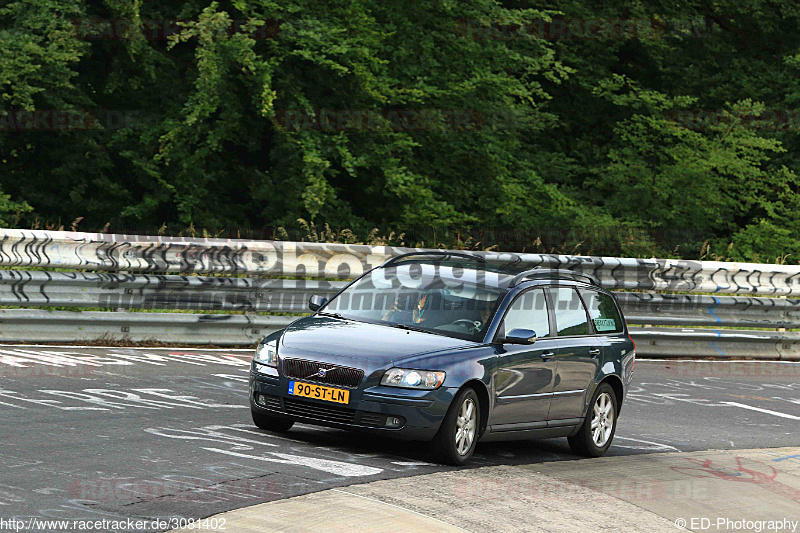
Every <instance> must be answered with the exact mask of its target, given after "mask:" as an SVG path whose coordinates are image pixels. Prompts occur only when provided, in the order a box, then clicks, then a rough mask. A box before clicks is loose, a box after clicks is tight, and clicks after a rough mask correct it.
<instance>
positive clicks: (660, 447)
mask: <svg viewBox="0 0 800 533" xmlns="http://www.w3.org/2000/svg"><path fill="white" fill-rule="evenodd" d="M618 440H630V441H633V442H640V443H642V444H649V446H628V445H624V444H617V443H616V441H618ZM614 441H615V442H614V447H616V448H628V449H629V450H650V451H665V452H672V451H674V452H679V451H680V450H679V449H678V448H676V447H674V446H670V445H669V444H660V443H658V442H651V441H649V440H641V439H633V438H631V437H620V436H619V435H616V436H614Z"/></svg>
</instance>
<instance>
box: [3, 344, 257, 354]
mask: <svg viewBox="0 0 800 533" xmlns="http://www.w3.org/2000/svg"><path fill="white" fill-rule="evenodd" d="M0 346H4V347H8V348H18V347H26V348H70V349H72V348H83V349H86V348H89V349H91V350H106V349H109V348H114V349H116V350H173V351H174V350H185V351H193V352H251V353H252V352H255V347H253V348H184V347H180V346H179V347H177V348H151V347H149V346H147V347H142V346H113V347H109V346H81V345H74V344H2V343H0Z"/></svg>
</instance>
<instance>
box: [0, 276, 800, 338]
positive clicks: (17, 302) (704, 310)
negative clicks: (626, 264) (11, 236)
mask: <svg viewBox="0 0 800 533" xmlns="http://www.w3.org/2000/svg"><path fill="white" fill-rule="evenodd" d="M345 284H346V282H343V281H317V280H288V279H265V278H232V277H200V276H168V275H160V276H156V275H134V274H110V273H85V272H41V271H19V270H5V271H0V306H14V307H18V306H25V307H95V308H110V309H179V310H216V311H246V312H273V313H277V312H280V313H306V312H308V299H309V297H310V296H311V295H312V294H319V295H321V296H325V297H331V296H332V295H334V294H335V293H336V292H338V291H339V290H340V289H341V288H342V287H344V286H345ZM616 296H617V299H618V300H619V302H620V304H621V306H622V309H623V312H624V313H625V317H626V319H627V321H628V323H630V324H649V325H660V326H717V327H740V328H741V327H746V328H773V329H774V328H788V329H794V328H800V299H788V298H753V297H738V296H703V295H691V294H656V293H641V292H639V293H633V292H617V293H616Z"/></svg>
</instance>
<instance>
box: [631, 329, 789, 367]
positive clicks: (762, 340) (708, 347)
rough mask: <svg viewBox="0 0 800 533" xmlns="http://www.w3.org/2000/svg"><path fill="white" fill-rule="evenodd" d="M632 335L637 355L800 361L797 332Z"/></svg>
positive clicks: (668, 331)
mask: <svg viewBox="0 0 800 533" xmlns="http://www.w3.org/2000/svg"><path fill="white" fill-rule="evenodd" d="M630 334H631V337H632V338H633V340H634V341H635V342H636V355H637V356H644V357H664V358H691V357H718V358H726V359H730V358H733V359H747V358H752V359H772V360H781V361H800V334H798V333H787V332H776V331H737V330H713V329H679V328H636V327H632V328H630Z"/></svg>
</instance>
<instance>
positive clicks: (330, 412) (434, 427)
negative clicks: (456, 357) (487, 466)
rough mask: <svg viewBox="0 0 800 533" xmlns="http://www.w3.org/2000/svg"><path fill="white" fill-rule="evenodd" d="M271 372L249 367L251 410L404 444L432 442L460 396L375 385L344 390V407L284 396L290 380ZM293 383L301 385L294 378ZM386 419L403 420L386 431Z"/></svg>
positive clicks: (447, 391)
mask: <svg viewBox="0 0 800 533" xmlns="http://www.w3.org/2000/svg"><path fill="white" fill-rule="evenodd" d="M261 368H263V367H261ZM270 370H271V369H270ZM274 374H275V375H268V374H263V373H260V372H256V371H255V370H254V369H252V368H251V371H250V407H251V409H253V410H254V411H258V412H263V413H268V414H274V415H283V416H288V417H290V418H292V419H294V420H297V421H298V422H302V423H308V424H315V425H320V426H328V427H335V428H341V429H351V430H358V431H366V432H371V433H378V434H381V435H386V436H390V437H395V438H399V439H405V440H430V439H432V438H433V437H434V436H435V435H436V432H437V431H439V426H440V425H441V423H442V420H443V419H444V416H445V414H447V409H448V407H449V406H450V402H451V401H452V399H453V397H454V396H455V394H456V393H457V392H458V389H451V388H447V387H440V388H439V389H437V390H433V391H426V390H411V389H399V388H395V387H385V386H381V385H376V386H372V387H369V386H368V387H366V388H363V389H362V388H357V389H348V390H349V391H350V401H349V403H348V404H347V405H341V404H337V403H332V402H326V401H322V400H316V399H312V398H298V397H295V396H292V395H290V394H288V392H287V391H288V388H289V381H290V379H289V378H286V377H284V376H279V375H277V372H275V373H274ZM292 381H300V382H302V380H296V379H293V380H292ZM316 384H319V383H316ZM389 418H401V419H402V425H401V427H399V428H393V427H387V424H386V423H387V419H389Z"/></svg>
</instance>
